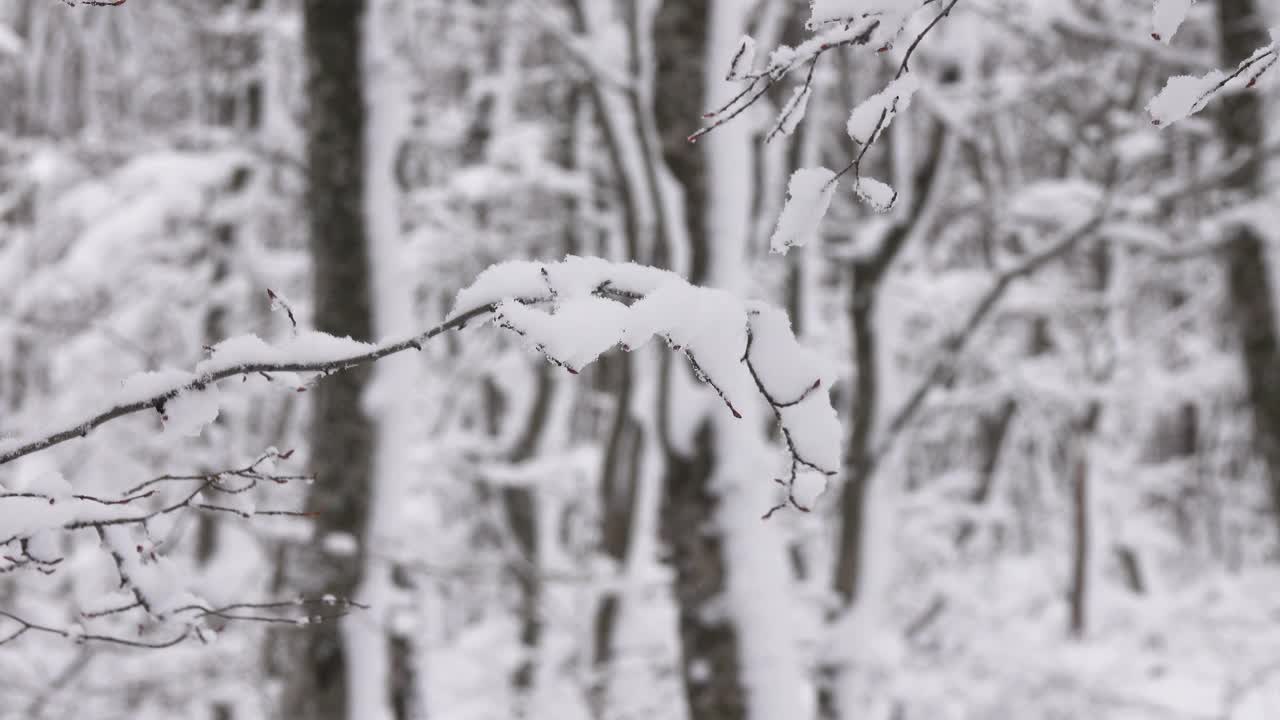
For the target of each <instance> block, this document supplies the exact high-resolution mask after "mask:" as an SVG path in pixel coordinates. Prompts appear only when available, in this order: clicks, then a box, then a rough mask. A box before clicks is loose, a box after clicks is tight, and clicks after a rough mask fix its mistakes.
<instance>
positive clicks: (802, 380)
mask: <svg viewBox="0 0 1280 720" xmlns="http://www.w3.org/2000/svg"><path fill="white" fill-rule="evenodd" d="M539 305H549V306H550V309H549V311H548V310H543V309H540V308H539V307H538V306H539ZM454 307H455V310H454V311H453V313H452V314H451V315H450V316H449V318H448V319H447V320H446V321H445V322H443V323H440V324H439V325H436V326H435V327H432V328H430V329H428V330H426V331H424V332H422V333H419V334H417V335H414V336H412V337H410V338H407V339H400V340H395V341H391V342H386V343H382V344H377V345H374V344H368V343H362V342H357V341H354V340H350V339H340V338H335V337H333V336H330V335H326V334H324V333H318V332H307V333H299V334H297V335H296V336H294V337H292V338H290V339H289V340H287V341H285V342H283V343H280V344H277V345H270V344H268V343H266V342H264V341H262V340H260V339H259V338H257V337H255V336H252V335H247V336H241V337H237V338H232V339H230V340H226V341H223V342H221V343H219V344H217V345H215V346H214V347H212V348H211V351H212V354H211V357H210V358H209V359H208V360H205V361H204V362H202V363H200V364H199V365H197V366H196V368H195V370H193V371H190V372H185V371H168V372H157V373H144V374H141V375H135V376H133V377H131V378H129V379H128V380H126V381H125V383H124V386H123V388H122V389H121V390H120V391H119V392H118V393H117V394H116V396H115V398H114V399H113V400H112V401H110V402H108V403H107V404H106V406H105V407H102V408H100V409H98V410H96V411H92V412H90V413H88V414H87V416H85V417H82V418H79V419H76V420H72V421H68V422H64V423H60V424H58V425H56V426H55V427H54V428H53V429H50V430H46V431H43V432H37V433H34V434H32V435H31V436H29V437H23V438H18V439H14V440H9V441H6V442H4V443H3V444H0V464H3V463H7V462H10V461H12V460H15V459H17V458H20V457H23V456H26V455H30V454H32V453H35V452H39V451H41V450H44V449H47V448H50V447H53V446H55V445H58V444H60V443H63V442H66V441H68V440H72V439H74V438H77V437H84V436H85V435H87V434H88V433H89V432H90V431H91V430H93V429H94V428H96V427H98V426H100V425H103V424H105V423H108V422H110V421H112V420H115V419H117V418H121V417H124V416H126V415H130V414H134V413H138V412H141V411H143V410H155V411H157V412H158V413H160V415H161V417H162V418H163V419H164V421H165V423H166V427H169V426H173V427H175V428H178V429H179V431H180V432H183V433H185V434H195V433H198V432H199V431H200V429H201V428H202V427H203V425H204V424H207V423H208V422H211V421H212V420H213V419H214V418H215V417H216V416H217V410H218V406H217V397H216V393H217V385H216V383H217V382H218V381H220V380H226V379H229V378H235V377H240V378H245V379H247V378H248V377H250V376H254V375H264V376H267V377H269V378H273V379H280V380H284V381H286V382H292V383H294V385H295V386H296V387H297V389H298V390H304V389H305V386H303V385H302V384H301V383H300V381H298V380H297V379H296V378H295V377H294V376H295V375H296V374H297V373H320V374H322V375H323V374H329V373H334V372H338V371H341V370H345V369H348V368H351V367H355V366H357V365H363V364H367V363H371V362H374V361H376V360H379V359H381V358H384V357H387V356H389V355H393V354H395V353H399V352H403V351H404V350H408V349H411V348H413V349H421V347H422V344H423V343H424V342H426V341H428V340H430V339H431V338H434V337H436V336H438V335H440V334H442V333H444V332H446V331H448V330H453V329H460V328H462V327H465V326H466V325H467V324H468V323H469V322H471V321H472V320H475V319H478V318H491V319H492V320H493V321H494V322H495V323H496V324H497V325H498V326H500V327H503V328H506V329H508V330H511V331H513V332H515V333H518V334H520V335H522V336H524V337H525V338H526V339H527V340H528V341H529V342H530V344H531V345H532V346H533V347H534V348H535V349H536V350H538V351H540V352H542V353H543V354H545V355H546V357H547V358H548V359H549V360H550V361H551V362H553V363H555V364H556V365H559V366H561V367H564V368H565V369H567V370H568V371H569V372H571V373H577V372H578V371H579V370H581V369H582V368H583V367H584V366H586V365H587V364H589V363H591V362H593V361H594V360H595V359H596V358H598V357H599V356H600V354H601V353H603V352H604V351H606V350H608V349H610V348H612V347H614V346H621V347H622V348H623V349H624V350H630V349H633V348H637V347H640V346H641V345H643V344H645V343H646V342H648V341H649V340H650V339H651V338H653V337H654V336H660V337H662V338H663V339H664V340H666V341H667V343H668V344H669V345H670V346H671V348H672V349H673V350H675V351H677V352H681V353H682V354H684V355H685V357H686V358H687V359H688V360H689V363H690V365H691V366H692V368H693V369H694V372H695V373H696V374H697V375H698V377H699V378H700V379H702V380H703V381H705V382H706V383H707V384H708V385H710V386H711V387H712V388H713V389H714V390H715V391H716V393H717V394H718V395H719V396H720V398H721V399H722V400H723V401H724V403H725V405H726V406H728V408H729V410H730V411H731V412H732V413H733V414H734V415H735V416H736V417H739V418H742V417H744V415H749V414H750V410H749V408H750V407H751V404H752V401H753V398H756V397H763V398H764V399H765V400H766V401H767V402H768V405H769V407H770V408H771V410H772V412H773V414H774V416H775V417H776V418H777V420H778V422H779V424H780V426H781V428H782V433H783V437H784V439H785V441H786V444H787V448H788V450H789V451H790V454H791V457H792V464H791V465H792V472H791V478H790V480H787V481H783V483H784V484H785V485H787V487H788V488H790V487H791V484H792V482H793V481H794V478H795V473H796V471H797V470H798V469H800V468H808V469H811V470H814V471H817V472H820V473H822V474H824V475H832V474H834V473H835V470H836V468H837V467H838V466H839V455H840V442H839V437H840V431H839V423H838V421H837V419H836V414H835V411H834V410H833V409H832V407H831V404H830V402H829V401H828V399H827V397H826V394H825V393H823V392H818V389H819V388H821V387H822V386H823V385H827V386H830V384H831V382H832V380H833V378H834V377H835V374H834V371H833V370H831V369H830V368H829V367H828V366H827V365H826V363H824V362H822V360H821V359H820V358H819V356H818V355H817V354H816V353H813V352H811V351H809V350H806V349H805V348H802V347H801V346H800V345H799V343H798V342H797V341H796V339H795V336H794V334H792V332H791V327H790V323H789V321H788V320H787V318H786V315H785V313H783V312H782V311H781V310H779V309H777V308H774V307H772V306H769V305H766V304H763V303H757V302H744V301H742V300H740V299H738V298H736V297H734V296H733V295H731V294H729V293H726V292H724V291H721V290H715V289H711V288H702V287H697V286H694V285H690V284H689V283H688V282H686V281H685V280H684V279H683V278H681V277H680V276H679V275H676V274H675V273H672V272H668V271H664V270H658V269H655V268H650V267H644V266H641V265H636V264H634V263H609V262H606V261H604V260H599V259H593V258H579V257H572V256H571V257H568V258H566V259H565V260H564V261H562V262H558V263H545V264H544V263H537V262H508V263H501V264H499V265H495V266H493V267H491V268H489V269H488V270H486V271H484V272H483V273H481V274H480V275H479V277H477V278H476V281H475V282H474V283H473V284H472V285H471V286H469V287H467V288H465V289H463V290H462V291H461V292H459V294H458V297H457V299H456V302H455V306H454ZM150 489H151V488H150V487H149V486H140V487H138V488H134V491H135V492H134V493H133V494H130V493H126V495H125V496H124V497H122V498H115V499H112V500H111V501H110V503H109V504H108V503H105V502H102V501H98V502H95V500H93V499H81V500H76V499H75V498H71V500H72V501H74V502H75V503H77V505H76V507H77V511H78V512H80V513H84V515H80V516H77V517H78V518H81V519H78V520H67V521H66V522H70V523H73V524H74V523H77V522H78V523H82V524H80V525H77V527H86V526H89V525H94V524H100V525H101V524H120V523H123V522H129V521H130V520H128V519H126V518H125V517H123V516H121V512H122V510H121V508H127V507H128V506H129V505H130V504H131V503H132V502H133V501H134V500H140V499H142V498H144V497H146V496H147V492H148V491H149V490H150ZM216 489H217V487H216V486H210V485H207V484H206V485H205V486H201V487H199V488H196V489H194V490H193V492H192V493H191V495H190V496H189V497H188V498H186V499H185V500H182V501H180V503H179V504H178V505H176V506H174V507H172V508H168V509H165V510H164V511H163V512H171V511H173V510H176V509H177V508H179V507H185V506H187V504H188V503H190V502H192V501H193V500H194V498H196V497H197V496H199V494H200V492H201V491H207V490H216ZM135 495H136V497H135ZM29 499H37V498H29ZM204 505H205V506H203V507H201V508H200V509H205V510H220V509H223V508H221V507H219V506H217V505H216V504H209V503H205V504H204ZM797 506H799V505H798V503H797ZM62 507H66V506H65V505H63V506H59V511H60V512H61V508H62ZM91 510H92V511H95V512H96V513H97V514H89V511H91ZM68 517H69V516H68ZM84 517H87V518H89V519H90V522H85V521H84V519H83V518H84ZM104 521H110V522H104ZM134 521H136V519H135V520H134ZM62 524H65V523H62ZM17 534H21V533H20V532H19V533H17ZM15 537H16V535H15ZM10 540H12V538H10Z"/></svg>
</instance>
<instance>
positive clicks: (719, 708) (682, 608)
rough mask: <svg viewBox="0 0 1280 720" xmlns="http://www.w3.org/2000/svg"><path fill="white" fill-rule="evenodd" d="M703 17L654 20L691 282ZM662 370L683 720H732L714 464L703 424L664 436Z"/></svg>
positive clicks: (661, 108) (739, 710)
mask: <svg viewBox="0 0 1280 720" xmlns="http://www.w3.org/2000/svg"><path fill="white" fill-rule="evenodd" d="M708 10H709V8H708V3H707V0H689V1H687V2H685V1H682V2H665V3H663V4H662V7H661V9H660V10H659V12H658V15H657V17H656V19H655V22H654V41H655V43H656V47H655V52H656V55H657V58H656V59H657V66H658V67H657V77H656V80H655V85H656V97H655V98H654V112H655V114H656V116H657V124H658V132H659V135H660V137H661V142H662V156H663V159H664V161H665V162H666V164H667V166H668V167H669V168H670V169H671V172H672V174H673V175H674V176H675V178H676V179H677V180H678V181H679V183H680V185H681V189H682V190H683V192H684V198H685V213H686V214H685V221H686V225H687V228H688V233H689V239H690V246H691V247H690V268H689V280H690V281H692V282H701V281H704V280H705V279H706V275H707V272H708V269H709V267H710V263H711V258H712V254H713V252H714V245H713V240H712V239H711V238H710V237H709V236H708V233H707V232H706V226H705V212H706V205H707V195H708V192H709V188H708V187H707V185H706V183H707V178H706V159H705V157H704V156H703V154H702V151H701V150H700V149H699V147H698V146H694V145H691V144H689V143H688V142H687V141H686V140H685V138H686V136H687V135H688V134H689V128H690V125H689V123H690V122H691V120H690V119H691V118H694V119H696V118H697V117H699V116H700V115H701V114H702V112H704V110H705V108H704V107H703V106H704V105H705V104H706V88H705V87H704V82H703V74H704V63H706V62H707V58H706V52H705V47H706V37H707V31H708V28H707V22H708ZM655 192H656V188H655ZM744 210H745V209H744ZM662 372H663V373H664V374H663V377H662V382H661V388H660V390H659V393H660V395H662V397H661V398H660V401H659V409H658V412H659V415H660V417H659V425H660V431H661V435H662V441H663V445H664V455H665V464H664V467H665V473H664V477H663V483H664V495H663V505H662V513H661V520H660V525H661V527H660V530H659V532H660V534H661V537H662V541H663V543H664V544H665V546H666V548H667V550H668V552H669V553H670V559H671V564H672V566H673V568H674V570H675V587H674V594H675V597H676V602H677V605H678V607H679V621H678V622H679V631H680V643H681V668H682V674H683V677H684V687H685V696H686V701H687V703H688V708H689V717H690V720H738V719H739V718H742V717H745V715H746V697H745V694H744V692H743V688H742V682H741V673H740V667H739V652H738V650H739V642H738V634H737V628H735V627H734V625H733V623H732V621H731V620H730V619H728V618H727V617H725V616H724V613H722V612H715V611H714V609H715V608H716V606H717V605H718V603H719V601H720V600H721V597H722V595H723V593H724V591H725V572H726V560H725V556H724V545H723V544H724V540H723V538H722V537H721V535H720V533H719V531H718V530H717V528H716V523H715V513H716V508H717V506H718V504H719V498H718V497H717V494H716V491H715V490H714V489H713V488H712V486H711V478H712V475H713V473H714V472H715V467H716V458H715V454H714V437H715V435H714V433H715V430H714V429H713V428H712V426H711V424H710V422H707V421H704V422H703V423H702V424H701V426H700V427H699V429H698V431H697V433H696V436H695V438H694V443H693V447H692V448H691V449H690V450H689V451H688V452H681V451H679V450H677V449H676V448H674V447H672V444H671V442H670V438H669V436H668V433H667V424H666V420H667V417H666V415H667V412H668V411H669V408H670V404H669V398H667V397H666V396H667V394H668V393H670V392H671V391H672V388H673V386H674V383H673V382H672V381H673V380H674V378H672V377H671V374H672V373H675V372H684V371H683V370H681V369H680V366H679V365H676V364H673V363H671V362H670V361H669V360H668V361H665V362H664V365H663V369H662Z"/></svg>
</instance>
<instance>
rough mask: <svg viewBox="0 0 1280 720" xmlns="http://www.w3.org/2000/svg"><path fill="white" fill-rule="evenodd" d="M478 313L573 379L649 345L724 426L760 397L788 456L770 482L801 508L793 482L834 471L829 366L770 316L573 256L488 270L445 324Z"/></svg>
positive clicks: (769, 309) (745, 414)
mask: <svg viewBox="0 0 1280 720" xmlns="http://www.w3.org/2000/svg"><path fill="white" fill-rule="evenodd" d="M539 305H549V306H550V307H549V308H548V309H542V308H540V307H538V306H539ZM487 307H493V308H494V310H493V320H494V322H495V323H496V324H497V325H498V326H500V327H503V328H505V329H508V330H510V331H512V332H514V333H516V334H518V335H520V336H521V337H523V338H524V339H525V340H526V342H527V343H528V344H529V345H530V346H531V347H532V348H533V349H535V350H537V351H538V352H541V353H543V354H544V355H545V356H546V357H547V359H548V360H549V361H550V362H552V363H554V364H556V365H557V366H560V367H563V368H565V369H566V370H568V371H569V372H571V373H577V372H579V371H580V370H581V369H582V368H583V367H585V366H586V365H588V364H590V363H591V362H594V361H595V360H596V359H597V358H598V357H599V356H600V355H601V354H602V353H604V352H605V351H607V350H609V349H611V348H613V347H616V346H617V347H621V348H622V349H623V350H627V351H630V350H634V349H636V348H638V347H641V346H642V345H644V344H645V343H647V342H649V341H650V340H651V339H653V338H654V337H659V338H661V339H663V340H664V341H665V342H666V343H667V345H668V346H669V347H670V348H671V349H672V350H673V351H675V352H678V353H681V354H682V355H684V356H685V358H686V359H687V360H688V361H689V364H690V366H691V367H692V369H693V371H694V374H695V375H697V377H698V378H699V379H700V380H702V381H703V382H705V383H706V384H707V385H709V386H710V387H711V388H712V389H713V390H714V391H715V392H716V394H717V395H719V397H720V399H721V400H722V401H723V402H724V404H725V405H726V406H727V407H728V409H729V411H730V412H731V413H733V415H734V417H736V418H739V419H748V420H751V419H754V418H753V412H752V408H753V407H754V406H756V405H757V404H758V403H756V399H757V398H760V399H763V400H764V401H765V404H766V405H767V406H768V408H769V410H770V412H771V413H772V415H773V416H774V418H775V419H776V421H777V422H778V426H779V428H780V429H781V433H782V437H783V440H784V442H785V444H786V447H787V450H788V453H789V455H790V458H791V463H790V473H789V477H788V478H787V479H784V480H779V481H778V482H779V483H781V484H782V485H783V486H785V487H786V488H787V489H788V502H789V503H790V504H791V505H793V506H795V507H797V508H799V509H801V510H804V509H806V508H804V506H803V505H801V504H800V503H798V502H796V501H795V498H794V495H793V494H792V493H791V490H792V489H793V487H794V483H795V480H796V475H797V473H798V472H800V471H801V470H812V471H815V472H818V473H821V474H822V475H824V476H830V475H834V474H835V472H836V468H837V467H839V461H840V426H839V421H838V420H837V418H836V413H835V410H834V409H833V408H832V407H831V404H830V401H829V399H828V397H827V394H826V392H825V390H823V388H824V386H826V387H829V386H830V385H831V382H832V380H833V379H834V377H835V372H834V369H833V368H831V367H830V366H829V365H828V364H827V363H826V362H825V361H824V360H823V359H822V358H821V357H820V356H819V355H818V354H817V353H815V352H813V351H810V350H808V349H806V348H804V347H802V346H801V345H800V344H799V343H798V342H797V341H796V338H795V335H794V334H793V333H792V331H791V324H790V322H789V320H788V319H787V316H786V314H785V313H784V312H783V311H782V310H780V309H778V308H775V307H773V306H770V305H767V304H764V303H759V302H752V301H743V300H741V299H739V298H737V297H735V296H734V295H732V294H730V293H727V292H725V291H722V290H717V289H713V288H704V287H698V286H695V285H691V284H689V283H688V282H686V281H685V280H684V279H683V278H681V277H680V276H678V275H676V274H675V273H671V272H668V271H665V270H658V269H655V268H649V267H644V266H640V265H636V264H634V263H609V262H606V261H603V260H598V259H592V258H578V257H569V258H566V259H565V260H564V261H563V262H559V263H546V264H544V263H538V262H525V261H519V262H508V263H502V264H499V265H495V266H494V267H492V268H490V269H488V270H486V271H485V272H483V273H481V274H480V276H479V277H478V278H477V279H476V282H475V283H474V284H473V285H471V286H470V287H469V288H467V289H465V290H463V291H462V292H461V293H459V295H458V300H457V303H456V304H455V316H458V317H460V316H467V315H472V314H473V313H474V312H475V309H476V308H487Z"/></svg>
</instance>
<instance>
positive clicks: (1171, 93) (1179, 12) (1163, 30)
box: [1147, 0, 1280, 126]
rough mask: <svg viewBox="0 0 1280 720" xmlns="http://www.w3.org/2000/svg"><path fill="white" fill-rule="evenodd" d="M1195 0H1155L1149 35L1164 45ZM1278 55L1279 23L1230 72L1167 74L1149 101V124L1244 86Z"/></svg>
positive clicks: (1171, 119) (1173, 118)
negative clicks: (1268, 37)
mask: <svg viewBox="0 0 1280 720" xmlns="http://www.w3.org/2000/svg"><path fill="white" fill-rule="evenodd" d="M1194 3H1195V0H1155V6H1154V8H1153V9H1152V14H1151V24H1152V32H1151V37H1152V38H1153V39H1155V40H1158V41H1160V42H1163V43H1165V44H1166V45H1167V44H1168V43H1169V41H1170V40H1172V39H1173V35H1174V33H1176V32H1177V31H1178V28H1179V27H1181V26H1182V23H1183V21H1185V20H1186V19H1187V13H1189V12H1190V11H1191V6H1192V5H1193V4H1194ZM1277 58H1280V27H1275V28H1271V43H1270V44H1269V45H1264V46H1263V47H1260V48H1258V49H1257V50H1255V51H1254V52H1253V54H1251V55H1250V56H1249V57H1247V58H1245V59H1244V60H1242V61H1241V62H1240V63H1239V64H1238V65H1236V69H1235V70H1233V71H1232V72H1230V73H1228V72H1224V71H1222V70H1213V71H1211V72H1208V73H1206V74H1204V75H1199V76H1197V75H1177V76H1174V77H1171V78H1169V80H1168V81H1167V82H1166V83H1165V86H1164V89H1163V90H1161V91H1160V92H1159V93H1158V94H1157V95H1156V96H1155V97H1154V98H1152V99H1151V102H1150V103H1148V104H1147V112H1148V113H1149V114H1150V115H1151V124H1152V125H1158V126H1167V125H1172V124H1173V123H1176V122H1178V121H1179V120H1184V119H1186V118H1188V117H1190V116H1192V115H1194V114H1196V113H1198V112H1200V111H1201V110H1203V109H1204V108H1205V106H1207V105H1208V104H1209V103H1210V102H1211V101H1212V100H1213V99H1214V98H1215V97H1217V96H1218V95H1220V94H1222V93H1224V92H1229V91H1233V90H1248V89H1250V88H1252V87H1254V86H1255V85H1256V84H1257V83H1258V80H1259V79H1261V78H1262V76H1263V75H1265V74H1266V72H1267V71H1268V70H1270V69H1271V68H1272V66H1274V65H1275V64H1276V60H1277Z"/></svg>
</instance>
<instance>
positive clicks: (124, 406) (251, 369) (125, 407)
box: [0, 306, 493, 465]
mask: <svg viewBox="0 0 1280 720" xmlns="http://www.w3.org/2000/svg"><path fill="white" fill-rule="evenodd" d="M492 312H493V307H492V306H490V307H479V308H475V309H474V310H472V311H470V312H468V313H464V314H463V315H460V316H456V317H453V318H450V319H449V320H448V321H447V322H443V323H440V324H439V325H436V326H435V327H433V328H431V329H429V330H426V331H424V332H422V333H419V334H418V335H415V336H413V337H410V338H408V339H403V340H397V341H394V342H387V343H383V344H381V345H373V346H363V348H368V349H364V350H362V351H361V352H341V351H339V352H335V353H333V355H332V356H331V357H323V358H321V359H308V360H290V359H288V358H283V359H278V360H275V359H273V360H262V361H245V362H235V361H231V362H226V363H219V362H216V361H211V362H206V363H202V364H201V366H200V368H201V370H200V371H199V372H194V373H190V374H188V375H187V376H186V377H185V378H183V379H182V380H179V381H176V382H174V383H173V384H172V385H169V386H167V387H162V388H160V389H157V390H154V391H152V392H149V393H146V394H144V396H142V397H139V398H137V399H130V400H129V401H127V402H119V403H113V404H111V405H109V406H108V407H104V408H102V409H101V410H99V411H97V412H94V413H92V414H90V415H89V416H88V417H86V418H84V419H83V420H80V421H78V422H71V423H67V424H65V425H62V426H61V427H58V428H57V429H55V430H51V431H48V432H42V433H38V434H36V435H35V436H34V437H28V438H22V437H20V438H18V439H13V440H6V441H4V442H2V443H0V465H3V464H5V463H8V462H12V461H13V460H16V459H18V458H20V457H24V456H26V455H30V454H32V453H35V452H40V451H41V450H46V449H48V448H51V447H53V446H55V445H59V444H61V443H64V442H67V441H68V440H74V439H76V438H79V437H84V436H86V435H88V434H89V432H90V431H91V430H93V429H95V428H97V427H99V426H101V425H104V424H106V423H109V422H111V421H112V420H116V419H119V418H122V417H124V416H126V415H132V414H134V413H138V412H142V411H143V410H161V409H162V408H163V407H164V405H165V403H166V401H169V400H172V399H174V398H176V397H178V396H179V395H181V394H182V393H187V392H199V391H202V390H205V389H207V388H209V387H210V386H211V385H213V384H214V383H216V382H218V381H219V380H225V379H227V378H232V377H245V376H249V375H256V374H262V373H266V374H272V373H290V372H292V373H299V372H315V373H333V372H338V371H341V370H347V369H349V368H353V367H356V366H358V365H364V364H367V363H371V362H373V361H375V360H381V359H382V358H384V357H387V356H388V355H394V354H396V353H399V352H404V351H405V350H410V349H418V350H420V349H421V348H422V343H424V342H426V341H428V340H430V339H431V338H434V337H436V336H437V335H440V334H441V333H444V332H447V331H449V330H456V329H459V328H462V327H464V326H465V325H466V324H467V323H469V322H471V321H472V320H474V319H476V318H478V317H482V316H485V315H488V314H490V313H492Z"/></svg>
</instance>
